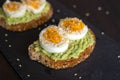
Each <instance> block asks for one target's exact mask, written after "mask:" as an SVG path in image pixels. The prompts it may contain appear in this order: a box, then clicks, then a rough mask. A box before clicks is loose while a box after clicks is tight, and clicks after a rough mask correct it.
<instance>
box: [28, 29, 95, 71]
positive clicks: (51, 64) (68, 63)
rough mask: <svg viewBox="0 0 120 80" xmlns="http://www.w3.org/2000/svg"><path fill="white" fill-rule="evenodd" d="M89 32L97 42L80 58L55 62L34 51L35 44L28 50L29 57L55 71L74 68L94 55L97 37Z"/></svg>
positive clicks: (81, 54)
mask: <svg viewBox="0 0 120 80" xmlns="http://www.w3.org/2000/svg"><path fill="white" fill-rule="evenodd" d="M89 31H90V33H92V35H93V36H94V40H95V42H94V44H93V45H91V46H89V47H88V48H86V50H85V51H83V52H82V53H80V55H79V57H78V58H72V59H68V60H57V61H55V60H52V59H50V58H49V57H48V56H46V55H44V54H40V53H36V52H35V50H34V45H33V44H31V45H30V46H29V48H28V52H29V57H30V59H31V60H35V61H38V62H40V63H42V64H43V65H45V66H47V67H49V68H53V69H65V68H69V67H74V66H75V65H77V64H79V63H80V62H82V61H84V60H85V59H86V58H88V57H89V56H90V54H91V53H92V51H93V49H94V47H95V44H96V38H95V35H94V33H93V32H92V30H90V29H89Z"/></svg>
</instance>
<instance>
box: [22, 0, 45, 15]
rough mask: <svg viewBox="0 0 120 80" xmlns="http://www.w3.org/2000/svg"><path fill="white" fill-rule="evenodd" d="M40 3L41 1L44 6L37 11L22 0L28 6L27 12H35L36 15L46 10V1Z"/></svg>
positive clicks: (42, 0)
mask: <svg viewBox="0 0 120 80" xmlns="http://www.w3.org/2000/svg"><path fill="white" fill-rule="evenodd" d="M40 1H41V3H42V5H40V6H39V8H38V9H35V8H33V7H32V6H30V5H27V4H26V3H25V2H24V0H22V2H23V3H24V4H25V5H26V7H27V10H28V11H31V12H33V13H34V14H36V13H40V12H42V10H43V9H44V7H45V5H46V0H40Z"/></svg>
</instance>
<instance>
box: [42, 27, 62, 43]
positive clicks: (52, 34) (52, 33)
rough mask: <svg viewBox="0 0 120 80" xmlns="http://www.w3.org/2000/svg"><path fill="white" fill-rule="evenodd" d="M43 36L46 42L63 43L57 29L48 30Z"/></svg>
mask: <svg viewBox="0 0 120 80" xmlns="http://www.w3.org/2000/svg"><path fill="white" fill-rule="evenodd" d="M43 36H44V38H45V39H46V40H48V41H50V42H52V43H55V44H58V43H59V42H61V41H62V36H61V35H60V34H59V32H58V30H57V29H56V28H53V27H51V28H47V30H46V32H44V33H43Z"/></svg>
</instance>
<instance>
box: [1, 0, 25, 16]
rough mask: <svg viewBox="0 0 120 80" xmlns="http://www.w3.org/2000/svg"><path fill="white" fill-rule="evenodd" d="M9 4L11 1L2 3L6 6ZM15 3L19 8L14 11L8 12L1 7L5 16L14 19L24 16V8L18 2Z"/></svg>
mask: <svg viewBox="0 0 120 80" xmlns="http://www.w3.org/2000/svg"><path fill="white" fill-rule="evenodd" d="M10 2H11V1H9V0H7V1H6V2H5V3H4V5H5V4H7V3H10ZM17 3H19V4H20V8H18V9H17V10H16V11H10V10H9V9H7V8H5V7H4V5H3V10H4V12H5V14H6V15H7V16H11V17H15V18H16V17H21V16H23V15H24V14H25V12H26V6H25V5H23V4H22V3H20V2H17Z"/></svg>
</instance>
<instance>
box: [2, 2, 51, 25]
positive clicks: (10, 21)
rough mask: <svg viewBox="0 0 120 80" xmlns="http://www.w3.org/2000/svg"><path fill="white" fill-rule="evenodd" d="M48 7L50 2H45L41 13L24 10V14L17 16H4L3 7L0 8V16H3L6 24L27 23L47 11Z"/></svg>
mask: <svg viewBox="0 0 120 80" xmlns="http://www.w3.org/2000/svg"><path fill="white" fill-rule="evenodd" d="M49 9H50V4H49V3H48V2H47V3H46V6H45V8H44V9H43V11H42V12H41V13H37V14H34V13H32V12H30V11H26V13H25V15H24V16H22V17H19V18H13V17H11V16H6V15H5V13H4V11H3V9H2V8H0V17H2V18H4V19H5V21H6V24H8V25H15V24H19V23H27V22H30V21H31V20H33V19H36V18H38V17H40V16H41V15H42V14H44V13H47V12H48V11H49Z"/></svg>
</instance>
